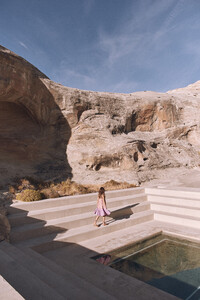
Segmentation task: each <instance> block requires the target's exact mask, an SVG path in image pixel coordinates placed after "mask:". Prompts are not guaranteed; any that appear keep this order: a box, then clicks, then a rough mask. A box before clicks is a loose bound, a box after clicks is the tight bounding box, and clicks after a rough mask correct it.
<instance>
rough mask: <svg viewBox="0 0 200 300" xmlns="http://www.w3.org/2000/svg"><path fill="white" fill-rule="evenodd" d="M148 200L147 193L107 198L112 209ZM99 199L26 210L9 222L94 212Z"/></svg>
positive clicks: (31, 221)
mask: <svg viewBox="0 0 200 300" xmlns="http://www.w3.org/2000/svg"><path fill="white" fill-rule="evenodd" d="M146 200H147V196H146V194H136V195H128V196H124V197H116V198H112V199H110V200H107V206H108V209H112V208H114V207H117V206H121V207H122V206H126V205H130V204H132V205H133V204H136V203H140V202H143V201H146ZM96 203H97V200H95V201H90V202H86V203H81V204H80V203H78V204H73V205H65V206H59V207H52V208H44V209H41V210H33V211H30V212H28V211H27V212H24V211H22V212H21V213H18V214H12V215H8V219H9V222H10V224H11V226H12V227H14V226H18V225H22V224H26V223H35V222H38V219H39V220H50V219H57V218H63V217H67V216H71V215H77V214H83V213H87V212H92V211H94V210H95V208H96Z"/></svg>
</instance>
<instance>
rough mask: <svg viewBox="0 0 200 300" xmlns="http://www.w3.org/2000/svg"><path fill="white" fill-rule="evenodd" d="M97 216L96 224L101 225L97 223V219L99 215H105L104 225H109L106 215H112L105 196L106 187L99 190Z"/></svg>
mask: <svg viewBox="0 0 200 300" xmlns="http://www.w3.org/2000/svg"><path fill="white" fill-rule="evenodd" d="M94 213H95V215H96V218H95V221H94V226H96V227H99V226H98V225H97V221H98V219H99V217H103V225H104V226H105V225H108V224H106V222H105V216H109V215H110V211H109V210H108V209H107V207H106V196H105V189H104V188H103V187H101V188H100V189H99V192H98V199H97V208H96V209H95V211H94Z"/></svg>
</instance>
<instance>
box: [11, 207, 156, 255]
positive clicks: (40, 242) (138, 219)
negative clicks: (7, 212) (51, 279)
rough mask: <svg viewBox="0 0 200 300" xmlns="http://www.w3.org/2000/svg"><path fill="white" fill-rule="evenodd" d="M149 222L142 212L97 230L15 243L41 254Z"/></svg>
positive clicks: (83, 229) (74, 230)
mask: <svg viewBox="0 0 200 300" xmlns="http://www.w3.org/2000/svg"><path fill="white" fill-rule="evenodd" d="M150 220H153V213H152V212H151V211H143V212H138V213H136V214H133V215H130V216H129V217H128V219H127V217H125V218H123V219H121V220H116V221H115V220H110V223H109V225H108V226H102V227H100V228H97V227H94V226H93V225H92V224H90V225H86V226H82V227H79V228H72V229H69V230H67V231H66V232H65V233H59V234H57V236H55V234H54V233H51V234H48V235H45V236H42V237H37V238H34V239H28V240H25V241H21V242H17V243H16V245H17V246H23V247H30V248H32V249H34V250H35V251H37V252H40V253H42V252H45V251H48V250H50V249H56V248H60V247H64V246H66V244H67V243H78V242H80V241H83V240H87V239H91V238H93V237H96V236H97V235H98V236H99V235H105V234H107V233H111V232H115V231H117V230H120V229H122V228H125V227H128V226H133V225H135V224H139V223H143V222H147V221H150Z"/></svg>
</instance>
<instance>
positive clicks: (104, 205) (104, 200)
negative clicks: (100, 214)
mask: <svg viewBox="0 0 200 300" xmlns="http://www.w3.org/2000/svg"><path fill="white" fill-rule="evenodd" d="M103 208H106V209H107V207H106V197H105V196H103Z"/></svg>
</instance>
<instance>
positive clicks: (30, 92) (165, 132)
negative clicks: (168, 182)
mask: <svg viewBox="0 0 200 300" xmlns="http://www.w3.org/2000/svg"><path fill="white" fill-rule="evenodd" d="M199 111H200V82H196V83H194V84H191V85H189V86H188V87H185V88H182V89H177V90H173V91H169V92H167V93H156V92H151V91H145V92H136V93H131V94H117V93H107V92H92V91H83V90H78V89H73V88H69V87H65V86H62V85H60V84H58V83H55V82H53V81H51V80H50V79H48V78H47V77H46V76H45V75H44V74H43V73H41V72H40V71H39V70H38V69H36V68H35V67H34V66H33V65H31V64H30V63H28V62H27V61H25V60H24V59H23V58H21V57H19V56H18V55H16V54H14V53H13V52H11V51H9V50H8V49H5V48H4V47H0V144H1V147H0V182H1V184H6V183H8V182H12V181H13V180H15V178H22V177H24V176H31V177H34V178H37V179H42V180H55V179H58V180H59V179H60V180H62V179H66V178H73V180H75V181H77V182H81V183H100V182H105V181H106V180H110V179H114V180H117V181H127V182H131V183H136V184H138V183H141V182H146V181H148V180H152V179H154V178H158V177H160V178H161V177H163V176H164V177H165V176H167V174H168V176H170V172H171V171H172V170H175V169H180V168H182V169H188V168H194V167H197V166H199V164H200V150H199V149H200V148H199V144H200V139H199V134H200V131H199V120H200V118H199Z"/></svg>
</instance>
